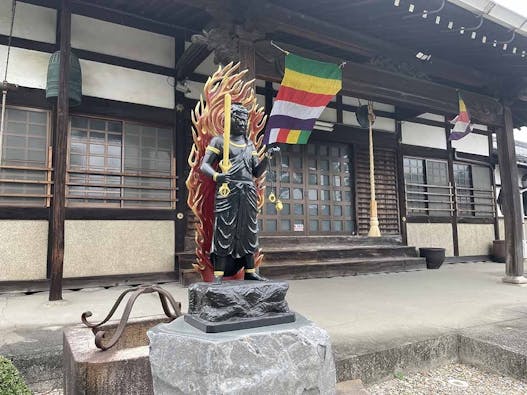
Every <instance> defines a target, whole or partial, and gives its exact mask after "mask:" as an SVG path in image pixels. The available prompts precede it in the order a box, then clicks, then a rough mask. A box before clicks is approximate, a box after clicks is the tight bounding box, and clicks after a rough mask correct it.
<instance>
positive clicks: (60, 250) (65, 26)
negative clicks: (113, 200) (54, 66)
mask: <svg viewBox="0 0 527 395" xmlns="http://www.w3.org/2000/svg"><path fill="white" fill-rule="evenodd" d="M70 36H71V4H70V0H62V1H61V11H60V82H59V84H60V86H59V96H58V98H57V119H56V125H55V130H54V136H55V152H54V155H53V158H54V161H53V162H54V163H53V167H54V173H53V174H54V184H53V204H52V215H51V221H52V224H51V229H52V232H51V234H50V235H49V237H50V238H51V254H50V258H51V265H50V266H51V273H50V274H51V284H50V288H49V300H50V301H53V300H61V299H62V276H63V265H64V214H65V201H66V199H65V194H66V157H67V133H68V123H69V89H68V88H69V86H68V82H69V74H70V49H71V40H70V38H71V37H70Z"/></svg>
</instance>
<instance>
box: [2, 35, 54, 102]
mask: <svg viewBox="0 0 527 395" xmlns="http://www.w3.org/2000/svg"><path fill="white" fill-rule="evenodd" d="M6 55H7V46H4V45H0V59H1V61H0V75H1V76H2V77H1V78H3V77H4V73H5V58H6ZM50 57H51V54H49V53H45V52H38V51H31V50H29V49H22V48H15V47H11V55H10V60H9V70H8V72H7V81H9V82H10V83H13V84H17V85H20V86H24V87H28V88H38V89H45V88H46V76H47V72H48V62H49V58H50ZM8 100H9V94H8ZM8 103H9V101H8Z"/></svg>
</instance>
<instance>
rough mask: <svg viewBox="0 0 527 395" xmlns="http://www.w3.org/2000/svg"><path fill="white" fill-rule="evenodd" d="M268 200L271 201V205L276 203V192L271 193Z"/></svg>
mask: <svg viewBox="0 0 527 395" xmlns="http://www.w3.org/2000/svg"><path fill="white" fill-rule="evenodd" d="M268 199H269V201H270V202H271V203H274V202H276V195H275V194H274V192H271V193H270V194H269V197H268Z"/></svg>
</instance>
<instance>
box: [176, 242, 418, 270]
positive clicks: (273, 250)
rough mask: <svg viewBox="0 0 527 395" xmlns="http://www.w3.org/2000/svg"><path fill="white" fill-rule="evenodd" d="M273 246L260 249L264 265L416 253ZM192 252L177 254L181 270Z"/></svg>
mask: <svg viewBox="0 0 527 395" xmlns="http://www.w3.org/2000/svg"><path fill="white" fill-rule="evenodd" d="M277 245H280V244H275V245H274V246H273V247H267V248H262V249H263V253H264V261H265V262H266V263H274V262H284V261H287V262H291V261H295V262H306V261H319V262H326V261H330V260H336V259H356V258H361V259H363V260H364V259H367V258H384V257H397V258H399V257H405V258H415V257H417V251H416V249H415V248H414V247H408V246H402V245H354V246H349V245H346V246H344V245H337V244H325V245H323V244H322V245H295V246H290V245H287V246H280V247H277ZM195 257H196V255H195V253H194V251H187V252H183V253H180V254H178V259H179V265H180V268H181V269H188V268H191V267H192V263H194V262H195V260H196V258H195Z"/></svg>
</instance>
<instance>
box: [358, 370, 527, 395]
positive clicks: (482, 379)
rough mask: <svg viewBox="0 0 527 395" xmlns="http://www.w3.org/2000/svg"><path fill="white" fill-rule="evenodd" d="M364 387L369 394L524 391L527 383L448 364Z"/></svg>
mask: <svg viewBox="0 0 527 395" xmlns="http://www.w3.org/2000/svg"><path fill="white" fill-rule="evenodd" d="M367 390H368V392H370V394H371V395H388V394H389V395H403V394H404V395H432V394H433V395H457V394H463V395H467V394H474V395H487V394H488V395H516V394H518V395H520V394H521V395H524V394H527V383H525V382H522V381H519V380H516V379H513V378H511V377H507V376H501V375H498V374H494V373H485V372H482V371H481V370H479V369H476V368H474V367H472V366H468V365H460V364H451V365H445V366H442V367H440V368H438V369H433V370H428V371H425V372H419V373H412V374H409V375H407V376H403V375H399V374H397V375H396V378H394V379H392V380H389V381H386V382H384V383H380V384H375V385H372V386H370V387H368V388H367Z"/></svg>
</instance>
